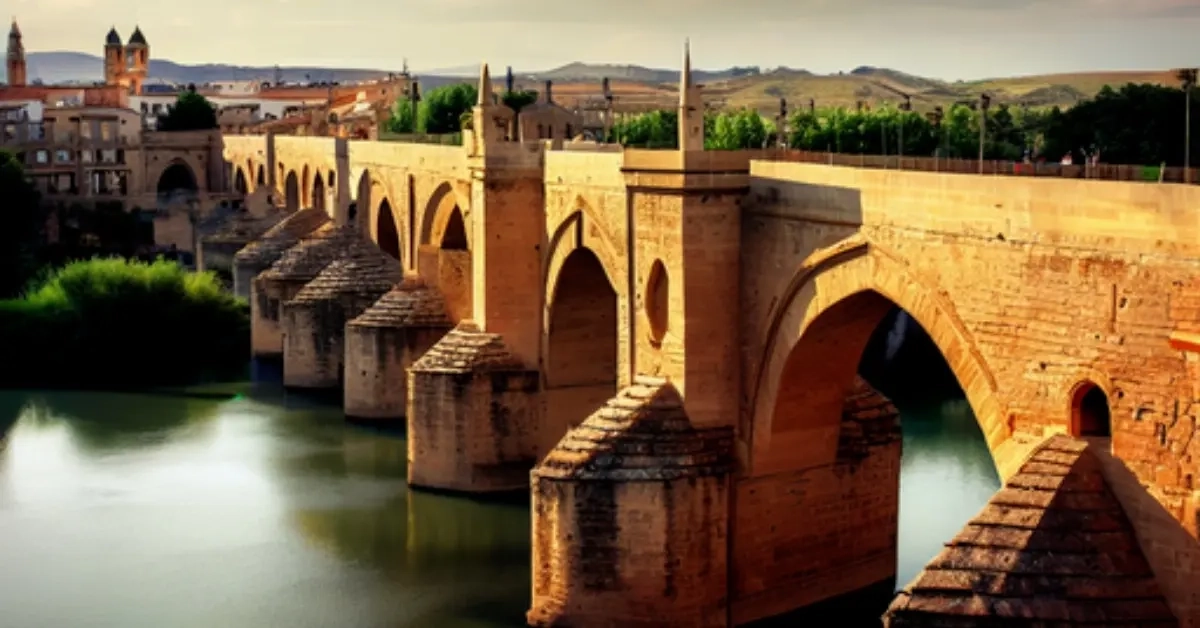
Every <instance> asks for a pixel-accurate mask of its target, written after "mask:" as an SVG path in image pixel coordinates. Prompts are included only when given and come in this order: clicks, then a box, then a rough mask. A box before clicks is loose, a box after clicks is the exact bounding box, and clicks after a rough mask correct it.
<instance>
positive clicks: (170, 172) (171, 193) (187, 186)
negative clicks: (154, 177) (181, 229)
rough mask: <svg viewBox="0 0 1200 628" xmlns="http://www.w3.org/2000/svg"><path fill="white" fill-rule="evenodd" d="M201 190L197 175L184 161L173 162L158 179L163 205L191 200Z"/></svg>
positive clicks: (160, 199)
mask: <svg viewBox="0 0 1200 628" xmlns="http://www.w3.org/2000/svg"><path fill="white" fill-rule="evenodd" d="M199 190H200V188H199V186H198V185H197V184H196V175H195V173H193V172H192V169H191V168H190V167H189V166H188V165H187V164H186V163H184V162H182V161H178V160H176V161H174V162H171V164H170V165H169V166H167V167H166V169H165V170H163V172H162V174H161V175H159V177H158V199H159V202H162V203H168V204H169V203H172V202H174V201H176V200H184V201H187V200H191V199H193V198H195V196H196V193H197V192H199Z"/></svg>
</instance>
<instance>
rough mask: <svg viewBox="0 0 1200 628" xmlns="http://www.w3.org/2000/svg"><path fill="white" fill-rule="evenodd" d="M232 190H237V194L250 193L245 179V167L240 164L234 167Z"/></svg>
mask: <svg viewBox="0 0 1200 628" xmlns="http://www.w3.org/2000/svg"><path fill="white" fill-rule="evenodd" d="M233 190H234V191H235V192H237V193H238V194H243V195H245V194H249V193H250V185H249V183H248V182H247V181H246V170H245V168H242V167H241V166H237V167H235V168H234V174H233Z"/></svg>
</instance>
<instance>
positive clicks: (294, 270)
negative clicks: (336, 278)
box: [258, 225, 362, 283]
mask: <svg viewBox="0 0 1200 628" xmlns="http://www.w3.org/2000/svg"><path fill="white" fill-rule="evenodd" d="M361 238H362V235H361V234H359V232H358V230H357V229H356V228H355V227H354V226H353V225H342V226H340V227H335V226H333V225H324V226H322V227H321V228H319V229H317V230H316V231H315V232H313V234H312V235H310V236H308V237H306V238H304V239H302V240H300V242H298V243H297V244H296V245H295V246H293V247H291V248H289V249H287V250H286V251H284V252H283V255H281V256H280V257H279V259H278V260H276V261H275V263H274V264H271V267H270V268H268V269H267V270H265V271H263V272H262V274H261V275H259V276H258V280H259V281H264V282H302V283H308V282H309V281H312V280H313V279H315V278H316V276H317V275H318V274H320V273H321V271H322V270H325V267H326V266H328V265H329V263H330V262H332V261H333V260H335V259H337V258H339V257H341V256H342V255H344V254H345V253H346V252H347V251H349V249H350V247H352V246H354V244H355V243H356V242H359V241H360V240H361Z"/></svg>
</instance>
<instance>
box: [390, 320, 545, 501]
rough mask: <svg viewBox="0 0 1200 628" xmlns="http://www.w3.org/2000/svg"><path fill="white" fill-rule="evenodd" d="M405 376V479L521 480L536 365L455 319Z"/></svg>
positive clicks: (488, 485)
mask: <svg viewBox="0 0 1200 628" xmlns="http://www.w3.org/2000/svg"><path fill="white" fill-rule="evenodd" d="M408 377H409V379H408V387H409V404H408V412H407V424H408V459H409V466H408V481H409V484H412V485H414V486H421V487H427V488H438V489H445V490H456V491H472V492H488V491H505V490H512V489H517V488H524V487H526V486H528V484H529V469H530V468H532V467H533V464H534V462H535V460H534V455H535V453H536V446H537V428H538V425H539V421H538V416H539V412H540V403H539V397H538V383H539V382H538V372H537V371H531V370H528V369H526V368H525V366H524V364H523V363H522V362H521V360H519V359H517V358H516V357H515V356H514V355H512V353H510V352H509V350H508V348H507V347H506V346H505V345H504V342H503V341H502V340H501V338H500V337H499V336H498V335H496V334H489V333H486V332H482V331H480V330H479V328H478V327H476V326H475V325H474V324H473V323H470V322H464V323H459V325H458V326H457V327H455V328H454V329H453V330H452V331H451V332H450V333H448V334H446V335H445V336H444V337H443V338H442V339H441V340H440V341H439V342H438V343H437V344H436V345H434V346H433V347H432V348H431V349H430V350H429V351H427V352H425V355H423V356H422V357H421V358H420V359H419V360H417V361H416V363H414V364H413V365H412V367H411V368H410V369H409V376H408Z"/></svg>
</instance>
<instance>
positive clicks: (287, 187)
mask: <svg viewBox="0 0 1200 628" xmlns="http://www.w3.org/2000/svg"><path fill="white" fill-rule="evenodd" d="M283 199H284V200H283V202H284V208H285V209H287V211H289V212H294V211H296V210H298V209H300V181H299V178H298V177H297V176H296V171H295V170H290V171H288V173H287V176H286V177H285V178H284V184H283Z"/></svg>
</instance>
